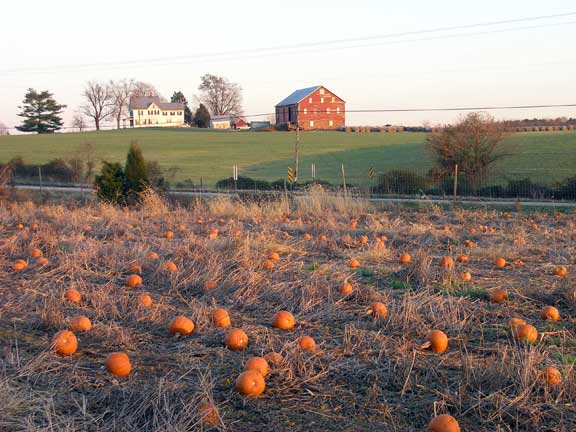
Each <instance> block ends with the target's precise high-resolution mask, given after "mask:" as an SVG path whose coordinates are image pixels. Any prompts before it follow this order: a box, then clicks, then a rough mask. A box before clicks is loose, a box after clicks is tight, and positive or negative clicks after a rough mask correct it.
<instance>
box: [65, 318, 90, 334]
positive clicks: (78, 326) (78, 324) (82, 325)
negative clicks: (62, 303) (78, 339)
mask: <svg viewBox="0 0 576 432" xmlns="http://www.w3.org/2000/svg"><path fill="white" fill-rule="evenodd" d="M70 327H72V330H74V331H77V332H80V331H83V332H87V331H90V330H91V329H92V322H91V321H90V318H88V317H87V316H84V315H77V316H75V317H73V318H71V319H70Z"/></svg>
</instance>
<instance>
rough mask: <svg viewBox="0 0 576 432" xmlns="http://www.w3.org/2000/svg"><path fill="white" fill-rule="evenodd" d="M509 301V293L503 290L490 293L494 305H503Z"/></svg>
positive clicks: (497, 289)
mask: <svg viewBox="0 0 576 432" xmlns="http://www.w3.org/2000/svg"><path fill="white" fill-rule="evenodd" d="M506 300H508V291H506V290H505V289H503V288H496V289H493V290H492V291H491V292H490V301H491V302H492V303H502V302H504V301H506Z"/></svg>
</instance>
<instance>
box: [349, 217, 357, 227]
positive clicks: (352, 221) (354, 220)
mask: <svg viewBox="0 0 576 432" xmlns="http://www.w3.org/2000/svg"><path fill="white" fill-rule="evenodd" d="M357 225H358V221H357V220H356V219H352V220H351V221H350V228H352V229H354V228H356V226H357Z"/></svg>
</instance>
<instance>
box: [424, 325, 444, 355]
mask: <svg viewBox="0 0 576 432" xmlns="http://www.w3.org/2000/svg"><path fill="white" fill-rule="evenodd" d="M426 340H427V343H426V344H424V345H425V346H424V347H425V348H430V349H432V351H434V352H437V353H443V352H444V351H446V349H447V348H448V336H446V333H444V332H443V331H442V330H432V331H431V332H430V333H428V336H427V337H426Z"/></svg>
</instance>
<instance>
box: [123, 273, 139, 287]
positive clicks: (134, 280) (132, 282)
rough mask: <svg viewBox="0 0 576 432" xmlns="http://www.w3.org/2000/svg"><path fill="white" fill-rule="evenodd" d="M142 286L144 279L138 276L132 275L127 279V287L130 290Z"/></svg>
mask: <svg viewBox="0 0 576 432" xmlns="http://www.w3.org/2000/svg"><path fill="white" fill-rule="evenodd" d="M140 285H142V278H141V277H140V276H138V275H137V274H133V275H130V276H128V278H127V279H126V286H127V287H129V288H134V287H137V286H140Z"/></svg>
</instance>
